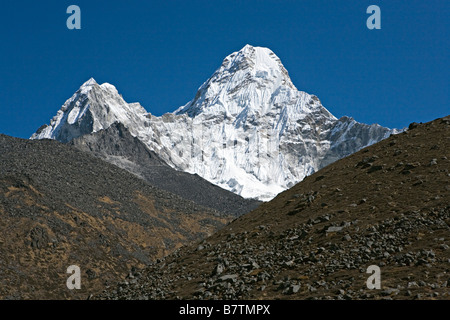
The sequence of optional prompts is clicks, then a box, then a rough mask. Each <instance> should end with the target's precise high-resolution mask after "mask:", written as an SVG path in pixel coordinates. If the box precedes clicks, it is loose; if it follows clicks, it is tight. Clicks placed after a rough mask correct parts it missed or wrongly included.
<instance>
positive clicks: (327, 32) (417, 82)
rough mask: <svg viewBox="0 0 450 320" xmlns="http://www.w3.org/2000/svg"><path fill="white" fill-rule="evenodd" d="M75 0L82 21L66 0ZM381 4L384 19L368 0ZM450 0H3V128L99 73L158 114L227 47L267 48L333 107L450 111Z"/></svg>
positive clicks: (14, 130) (402, 115)
mask: <svg viewBox="0 0 450 320" xmlns="http://www.w3.org/2000/svg"><path fill="white" fill-rule="evenodd" d="M71 4H76V5H78V6H79V7H80V8H81V27H82V29H81V30H68V29H67V27H66V20H67V18H68V17H69V14H67V13H66V9H67V7H68V6H69V5H71ZM372 4H375V5H378V6H379V7H380V8H381V27H382V28H381V30H369V29H367V27H366V20H367V18H368V17H369V15H368V14H366V9H367V7H368V6H369V5H372ZM449 18H450V1H447V0H442V1H423V0H421V1H418V0H412V1H400V0H399V1H380V0H371V1H365V0H333V1H330V0H291V1H288V0H273V1H272V0H271V1H268V0H259V1H256V0H252V1H250V0H240V1H235V0H228V1H220V0H209V1H203V0H202V1H199V0H190V1H181V0H179V1H170V0H164V1H137V0H128V1H98V0H97V1H82V0H72V1H62V0H58V1H20V0H19V1H14V2H12V1H11V2H9V3H8V4H3V5H2V6H1V7H0V40H1V42H0V43H1V50H0V112H1V113H0V115H1V116H0V133H4V134H8V135H12V136H16V137H22V138H28V137H29V136H30V135H31V134H32V133H33V132H34V131H36V129H37V128H39V127H40V126H41V125H42V124H44V123H49V120H50V118H51V117H53V115H55V114H56V112H57V110H59V108H60V107H61V105H62V104H63V103H64V102H65V101H66V100H67V99H68V98H70V96H71V95H72V94H73V93H74V92H75V91H76V90H77V89H78V88H79V86H80V85H81V84H82V83H83V82H85V81H86V80H88V79H89V78H90V77H94V78H95V79H96V80H97V82H99V83H103V82H109V83H111V84H113V85H115V86H116V87H117V89H118V90H119V92H120V93H121V94H122V95H123V97H124V99H125V100H126V101H127V102H140V103H141V104H142V105H143V106H144V107H145V108H146V109H147V110H148V111H149V112H151V113H152V114H155V115H161V114H163V113H165V112H171V111H174V110H175V109H176V108H178V107H179V106H181V105H184V104H185V103H187V102H188V101H189V100H191V99H192V98H193V97H194V96H195V93H196V90H197V89H198V87H199V86H200V85H201V84H202V83H203V82H204V81H206V80H207V79H208V78H209V77H210V76H211V75H212V73H213V72H214V71H215V70H216V69H217V68H218V67H219V66H220V64H221V62H222V60H223V59H224V58H225V56H227V55H228V54H230V53H232V52H234V51H237V50H239V49H241V48H242V47H243V46H244V45H245V44H251V45H253V46H263V47H268V48H270V49H272V50H273V51H274V52H275V53H276V54H277V55H278V56H279V57H280V59H281V60H282V62H283V64H284V66H285V67H286V69H287V70H288V71H289V74H290V76H291V78H292V81H293V83H294V84H295V85H296V87H297V88H298V89H299V90H302V91H306V92H308V93H310V94H315V95H317V96H318V97H319V98H320V100H321V101H322V104H323V105H324V106H325V107H326V108H327V109H328V110H329V111H330V112H331V113H333V114H334V115H335V116H337V117H340V116H343V115H348V116H352V117H354V118H355V119H356V120H357V121H360V122H364V123H369V124H371V123H379V124H381V125H383V126H387V127H391V128H393V127H396V128H400V127H404V126H407V125H408V124H409V123H410V122H413V121H417V122H426V121H430V120H433V119H435V118H438V117H442V116H445V115H447V114H450V107H449V89H448V88H449V87H450V86H449V85H450V83H449V78H450V77H449V69H450V68H449V66H450V61H449V60H450V58H449V52H450V50H449V49H450V44H449V38H450V34H449V30H450V26H449Z"/></svg>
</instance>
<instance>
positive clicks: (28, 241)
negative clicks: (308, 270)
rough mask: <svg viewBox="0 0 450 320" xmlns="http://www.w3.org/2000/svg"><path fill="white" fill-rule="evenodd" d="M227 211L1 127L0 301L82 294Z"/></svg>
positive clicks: (206, 229) (186, 239)
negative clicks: (74, 278)
mask: <svg viewBox="0 0 450 320" xmlns="http://www.w3.org/2000/svg"><path fill="white" fill-rule="evenodd" d="M231 219H232V216H228V215H223V214H219V213H218V212H217V211H214V210H211V209H208V208H205V207H201V206H199V205H196V204H195V203H193V202H191V201H187V200H185V199H182V198H181V197H179V196H176V195H174V194H172V193H169V192H166V191H163V190H160V189H157V188H155V187H152V186H150V185H148V184H147V183H145V182H144V181H143V180H141V179H139V178H137V177H136V176H134V175H132V174H131V173H129V172H127V171H125V170H123V169H120V168H118V167H116V166H114V165H111V164H109V163H107V162H104V161H102V160H100V159H97V158H95V157H93V156H91V155H88V154H86V153H84V152H81V151H78V150H76V149H74V148H71V147H68V146H66V145H63V144H61V143H59V142H56V141H50V140H42V141H37V140H33V141H30V140H22V139H16V138H12V137H8V136H4V135H0V299H78V298H80V299H86V298H87V297H88V296H89V295H90V294H93V293H96V292H99V291H100V290H103V289H104V288H105V286H107V285H108V284H109V283H115V282H118V281H120V280H122V279H124V278H125V276H126V275H127V274H129V273H130V272H131V275H132V273H133V272H134V270H135V269H137V268H142V267H144V266H146V265H147V264H148V263H151V262H152V261H154V260H156V259H157V258H161V257H163V256H165V255H167V254H169V253H171V252H173V251H174V250H175V249H177V248H179V247H180V246H182V245H184V244H187V243H191V242H192V241H198V240H199V239H202V238H204V237H206V236H208V235H210V234H212V233H213V232H214V231H216V230H217V229H218V228H220V227H222V226H224V225H225V223H227V222H229V221H230V220H231ZM70 265H77V266H79V267H80V269H81V289H80V290H72V291H71V290H69V289H68V288H67V287H66V280H67V278H68V277H69V276H70V275H69V274H67V273H66V270H67V267H69V266H70Z"/></svg>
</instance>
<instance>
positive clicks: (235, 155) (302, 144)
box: [31, 45, 399, 201]
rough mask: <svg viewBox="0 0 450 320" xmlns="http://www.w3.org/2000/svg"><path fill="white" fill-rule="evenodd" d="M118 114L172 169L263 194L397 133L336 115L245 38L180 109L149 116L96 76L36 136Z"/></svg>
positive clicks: (77, 132)
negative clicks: (296, 83)
mask: <svg viewBox="0 0 450 320" xmlns="http://www.w3.org/2000/svg"><path fill="white" fill-rule="evenodd" d="M115 122H120V123H122V124H123V125H124V126H125V127H127V128H128V129H129V131H130V132H131V134H132V135H133V136H135V137H137V138H138V139H139V140H141V141H142V142H143V143H144V144H145V145H146V146H147V147H148V148H149V149H150V150H152V151H154V152H155V153H157V154H158V156H159V157H160V158H161V159H163V161H165V162H166V163H167V164H168V165H170V166H171V167H173V168H175V169H177V170H181V171H184V172H188V173H192V174H198V175H199V176H201V177H203V178H205V179H206V180H208V181H210V182H211V183H214V184H216V185H218V186H220V187H222V188H224V189H226V190H229V191H232V192H234V193H236V194H239V195H241V196H243V197H245V198H254V199H258V200H262V201H268V200H271V199H272V198H273V197H275V196H276V195H277V194H278V193H280V192H282V191H283V190H286V189H288V188H290V187H292V186H293V185H294V184H296V183H298V182H300V181H301V180H302V179H303V178H304V177H306V176H307V175H310V174H312V173H313V172H315V171H317V170H318V169H320V168H322V167H324V166H326V165H328V164H330V163H332V162H334V161H336V160H338V159H340V158H343V157H345V156H348V155H350V154H352V153H354V152H356V151H358V150H360V149H361V148H364V147H366V146H368V145H371V144H373V143H376V142H378V141H380V140H382V139H384V138H387V137H388V136H389V135H390V134H395V133H397V132H399V131H398V130H396V129H389V128H385V127H382V126H380V125H378V124H372V125H367V124H362V123H359V122H357V121H355V120H354V119H353V118H350V117H342V118H340V119H337V118H336V117H335V116H333V115H332V114H331V113H330V112H329V111H328V110H327V109H326V108H325V107H324V106H323V105H322V104H321V102H320V100H319V98H318V97H317V96H315V95H311V94H308V93H306V92H303V91H300V90H298V89H297V88H296V87H295V86H294V84H293V83H292V81H291V79H290V77H289V74H288V72H287V70H286V69H285V67H284V66H283V64H282V62H281V60H280V59H279V58H278V57H277V56H276V55H275V53H273V52H272V51H271V50H270V49H268V48H264V47H253V46H251V45H246V46H245V47H243V48H242V49H241V50H239V51H237V52H234V53H232V54H231V55H229V56H227V57H226V58H225V59H224V60H223V63H222V65H221V66H220V67H219V68H218V69H217V70H216V71H215V72H214V74H213V75H212V76H211V77H210V78H209V79H208V80H207V81H206V82H205V83H203V84H202V85H201V86H200V88H199V89H198V91H197V93H196V95H195V97H194V99H192V100H191V101H190V102H188V103H187V104H186V105H184V106H181V107H179V108H178V109H176V110H175V111H174V112H171V113H166V114H164V115H162V116H155V115H152V114H151V113H149V112H147V111H146V110H145V109H144V108H143V107H142V106H141V105H140V104H139V103H127V102H126V101H125V100H124V99H123V98H122V96H121V95H120V94H119V93H118V91H117V89H116V88H115V87H114V86H113V85H111V84H108V83H104V84H101V85H99V84H97V82H96V81H95V80H94V79H92V78H91V79H89V80H88V81H87V82H85V83H84V84H83V85H82V86H81V87H80V89H79V90H77V91H76V92H75V94H74V95H73V96H72V97H71V98H70V99H68V100H67V101H66V102H65V103H64V105H63V106H62V107H61V109H60V110H59V111H58V112H57V114H56V116H55V117H53V119H52V120H51V121H50V124H49V125H44V126H42V127H41V128H39V129H38V130H37V131H36V133H34V134H33V135H32V136H31V139H56V140H59V141H61V142H69V141H71V140H72V139H74V138H77V137H79V136H82V135H85V134H90V133H93V132H97V131H99V130H102V129H106V128H108V127H109V126H111V125H112V124H113V123H115Z"/></svg>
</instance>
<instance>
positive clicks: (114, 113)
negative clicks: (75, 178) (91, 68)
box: [31, 78, 147, 142]
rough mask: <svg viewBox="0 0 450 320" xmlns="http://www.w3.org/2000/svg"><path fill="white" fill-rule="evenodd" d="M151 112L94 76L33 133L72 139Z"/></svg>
mask: <svg viewBox="0 0 450 320" xmlns="http://www.w3.org/2000/svg"><path fill="white" fill-rule="evenodd" d="M145 114H147V111H146V110H145V109H144V108H143V107H142V106H141V105H140V104H139V103H131V104H128V103H126V102H125V100H123V98H122V96H121V95H120V94H119V93H118V91H117V89H116V87H114V86H113V85H112V84H109V83H103V84H101V85H99V84H98V83H97V82H96V81H95V80H94V78H90V79H89V80H88V81H86V82H85V83H83V84H82V85H81V87H80V88H79V89H78V90H77V91H76V92H75V93H74V94H73V95H72V97H71V98H69V99H68V100H67V101H66V102H65V103H64V105H63V106H62V107H61V109H60V110H59V111H58V112H57V114H56V115H55V116H54V117H53V118H52V120H51V121H50V125H44V126H42V127H41V128H39V130H38V131H37V132H36V133H34V134H33V135H32V136H31V139H45V138H46V139H56V140H59V141H62V142H68V141H70V140H72V139H74V138H77V137H79V136H81V135H84V134H89V133H92V132H97V131H99V130H101V129H106V128H108V127H109V126H110V125H111V124H112V123H114V122H121V123H123V124H124V125H131V124H132V123H136V122H141V118H142V116H143V115H145Z"/></svg>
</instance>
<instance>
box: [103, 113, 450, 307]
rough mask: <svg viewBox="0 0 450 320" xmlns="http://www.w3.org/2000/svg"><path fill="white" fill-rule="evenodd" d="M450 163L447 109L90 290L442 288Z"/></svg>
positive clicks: (427, 292) (140, 294) (220, 294)
mask: <svg viewBox="0 0 450 320" xmlns="http://www.w3.org/2000/svg"><path fill="white" fill-rule="evenodd" d="M449 169H450V116H447V117H446V118H443V119H437V120H435V121H432V122H429V123H426V124H420V125H418V124H412V125H411V126H410V130H408V131H406V132H404V133H401V134H398V135H395V136H391V137H389V138H388V139H386V140H384V141H382V142H380V143H377V144H375V145H373V146H370V147H367V148H365V149H363V150H361V151H359V152H357V153H356V154H354V155H352V156H349V157H347V158H345V159H342V160H339V161H337V162H335V163H333V164H331V165H329V166H327V167H325V168H323V169H322V170H320V171H319V172H317V173H315V174H313V175H311V176H309V177H307V178H306V179H304V181H302V182H301V183H299V184H297V185H296V186H294V187H293V188H291V189H290V190H287V191H285V192H283V193H281V194H280V195H278V196H277V197H276V198H275V199H274V200H272V201H270V202H269V203H265V204H263V205H261V206H260V207H259V208H257V209H256V210H254V211H252V212H251V213H249V214H246V215H244V216H241V217H239V218H237V219H236V220H234V221H233V222H232V223H231V224H229V225H228V226H226V227H225V228H223V229H221V230H220V231H219V232H217V233H216V234H214V235H213V236H211V237H210V238H208V239H206V240H205V241H203V242H201V243H198V244H196V245H194V246H189V247H184V248H182V249H180V250H178V251H177V252H175V253H174V254H172V255H170V256H168V257H167V258H166V259H165V260H164V261H162V262H160V263H156V264H154V265H152V266H151V267H149V268H147V269H146V270H144V271H142V272H141V273H140V276H139V277H137V278H133V279H131V281H128V282H126V283H121V284H120V285H119V287H117V288H116V287H114V288H111V289H109V290H107V291H105V292H104V293H103V294H102V296H100V297H99V298H102V299H147V298H149V299H162V298H165V299H176V298H183V299H386V298H387V299H391V298H392V299H449V297H450V295H449V286H450V250H449V245H450V226H449V225H450V201H449V195H450V173H449ZM370 265H377V266H379V267H380V269H381V289H380V290H377V289H375V290H369V289H367V287H366V280H367V278H368V277H369V276H370V275H369V274H367V273H366V270H367V267H368V266H370Z"/></svg>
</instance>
